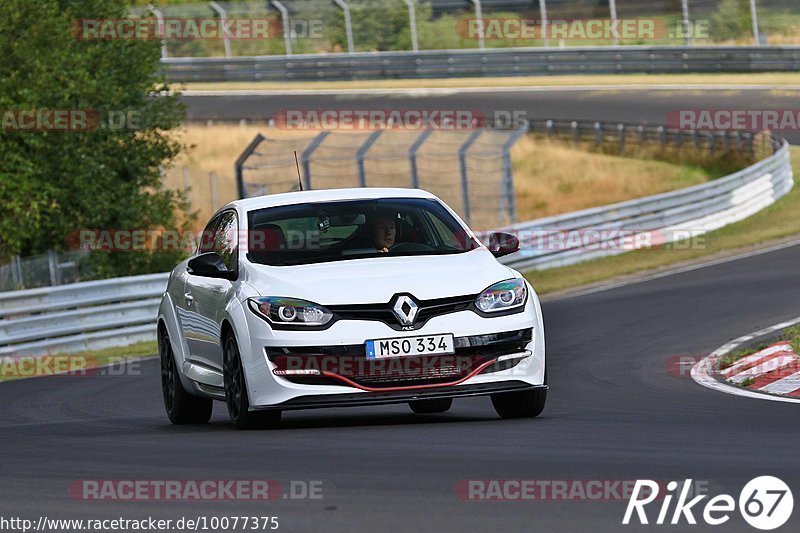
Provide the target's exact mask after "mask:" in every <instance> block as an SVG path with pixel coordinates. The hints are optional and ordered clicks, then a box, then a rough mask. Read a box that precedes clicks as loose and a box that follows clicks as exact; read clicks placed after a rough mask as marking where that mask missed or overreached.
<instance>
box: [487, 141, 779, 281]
mask: <svg viewBox="0 0 800 533" xmlns="http://www.w3.org/2000/svg"><path fill="white" fill-rule="evenodd" d="M773 140H774V141H776V142H778V143H780V144H779V148H778V150H777V151H776V152H775V153H773V154H772V155H771V156H769V157H767V158H766V159H763V160H761V161H759V162H757V163H755V164H753V165H751V166H749V167H747V168H745V169H743V170H740V171H738V172H735V173H733V174H730V175H728V176H725V177H722V178H718V179H716V180H713V181H710V182H708V183H703V184H701V185H696V186H694V187H688V188H685V189H681V190H678V191H673V192H668V193H663V194H657V195H654V196H648V197H645V198H640V199H637V200H630V201H626V202H620V203H616V204H612V205H608V206H602V207H595V208H591V209H585V210H582V211H576V212H572V213H566V214H563V215H556V216H553V217H548V218H543V219H538V220H533V221H530V222H521V223H519V224H514V225H511V226H508V227H506V228H503V229H504V230H505V231H510V232H513V233H515V234H516V235H518V237H519V238H520V244H521V251H520V252H518V253H516V254H513V255H510V256H507V257H505V258H503V259H502V262H503V263H505V264H507V265H509V266H512V267H514V268H516V269H521V270H544V269H547V268H555V267H560V266H566V265H572V264H575V263H579V262H583V261H587V260H589V259H595V258H598V257H604V256H609V255H615V254H619V253H623V252H626V251H629V250H631V249H632V248H636V247H644V246H646V245H647V243H648V242H652V237H653V235H656V236H657V237H658V239H659V242H663V243H670V242H675V241H677V240H681V239H685V238H687V237H689V238H691V237H692V236H696V235H699V234H702V233H705V232H707V231H711V230H714V229H717V228H720V227H722V226H725V225H727V224H730V223H732V222H736V221H738V220H742V219H744V218H747V217H748V216H750V215H752V214H753V213H756V212H758V211H760V210H761V209H763V208H765V207H766V206H768V205H770V204H772V203H774V202H775V201H776V200H777V199H778V198H780V197H782V196H783V195H785V194H786V193H788V192H789V191H790V190H791V188H792V186H793V185H794V182H793V179H792V167H791V160H790V156H789V143H788V142H786V141H785V140H783V139H778V138H774V139H773ZM589 232H591V235H592V236H596V237H597V238H596V239H592V238H589V239H588V241H589V242H588V245H587V238H586V235H587V233H589ZM615 232H618V233H615ZM554 235H555V236H557V237H560V236H563V235H569V236H572V237H574V238H572V239H570V238H567V239H558V238H556V239H553V238H552V237H553V236H554ZM622 235H627V236H628V244H627V245H625V246H622V245H619V244H615V243H619V242H620V241H619V239H620V237H621V236H622ZM637 235H642V236H644V237H648V238H641V239H640V243H641V246H636V245H635V243H636V236H637ZM541 239H545V241H546V242H555V243H557V245H555V246H541V245H539V244H537V243H538V242H540V240H541ZM570 242H572V243H573V244H570ZM562 243H563V245H562Z"/></svg>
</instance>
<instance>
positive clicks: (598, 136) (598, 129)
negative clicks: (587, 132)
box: [594, 122, 603, 148]
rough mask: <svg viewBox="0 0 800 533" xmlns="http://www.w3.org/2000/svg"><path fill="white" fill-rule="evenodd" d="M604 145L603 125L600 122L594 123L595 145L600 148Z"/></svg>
mask: <svg viewBox="0 0 800 533" xmlns="http://www.w3.org/2000/svg"><path fill="white" fill-rule="evenodd" d="M602 144H603V125H602V124H600V123H599V122H595V123H594V145H595V146H596V147H597V148H599V147H600V146H602Z"/></svg>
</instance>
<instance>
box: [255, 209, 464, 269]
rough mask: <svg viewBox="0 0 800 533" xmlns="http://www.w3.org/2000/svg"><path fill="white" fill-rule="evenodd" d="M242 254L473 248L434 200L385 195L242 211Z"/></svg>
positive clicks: (271, 256) (342, 255) (258, 258)
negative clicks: (244, 231)
mask: <svg viewBox="0 0 800 533" xmlns="http://www.w3.org/2000/svg"><path fill="white" fill-rule="evenodd" d="M248 227H249V228H250V231H249V233H248V254H247V257H248V259H249V260H250V261H252V262H254V263H260V264H264V265H274V266H282V265H303V264H309V263H321V262H326V261H342V260H347V259H360V258H364V257H397V256H408V255H444V254H456V253H462V252H466V251H469V250H473V249H475V248H477V247H478V246H479V245H478V243H477V242H476V241H475V240H474V239H472V238H471V237H470V236H469V235H468V234H467V231H466V230H465V229H464V228H463V227H462V226H461V224H460V223H459V222H458V221H457V220H456V219H455V218H454V217H453V216H452V215H451V214H450V212H449V211H448V210H447V209H446V208H445V207H444V206H443V205H442V204H441V203H439V202H437V201H436V200H431V199H424V198H387V199H375V200H351V201H339V202H324V203H323V202H321V203H306V204H295V205H287V206H280V207H268V208H265V209H259V210H256V211H250V212H249V213H248Z"/></svg>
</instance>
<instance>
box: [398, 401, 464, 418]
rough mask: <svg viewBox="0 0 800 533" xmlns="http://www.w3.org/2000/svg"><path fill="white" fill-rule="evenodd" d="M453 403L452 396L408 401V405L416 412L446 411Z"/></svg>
mask: <svg viewBox="0 0 800 533" xmlns="http://www.w3.org/2000/svg"><path fill="white" fill-rule="evenodd" d="M452 405H453V399H452V398H434V399H432V400H414V401H413V402H408V406H409V407H410V408H411V410H412V411H414V412H415V413H417V414H419V415H422V414H431V413H444V412H445V411H447V410H448V409H450V407H451V406H452Z"/></svg>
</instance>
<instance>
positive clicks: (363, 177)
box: [356, 130, 383, 187]
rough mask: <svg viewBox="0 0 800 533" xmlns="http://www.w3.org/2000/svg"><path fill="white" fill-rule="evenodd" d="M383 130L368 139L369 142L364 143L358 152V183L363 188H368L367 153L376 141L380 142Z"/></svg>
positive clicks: (375, 132)
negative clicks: (365, 165)
mask: <svg viewBox="0 0 800 533" xmlns="http://www.w3.org/2000/svg"><path fill="white" fill-rule="evenodd" d="M381 133H383V130H375V131H373V132H372V134H370V136H369V137H367V140H366V141H364V144H362V145H361V146H360V147H359V149H358V151H356V161H358V182H359V184H360V186H361V187H366V186H367V172H366V169H365V168H364V156H365V155H367V151H368V150H369V149H370V148H371V147H372V145H373V144H375V141H377V140H378V137H380V136H381Z"/></svg>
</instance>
